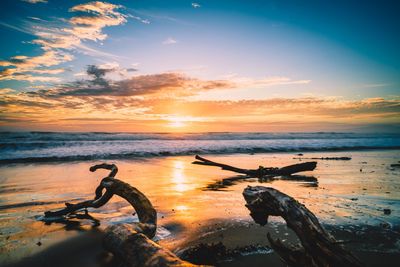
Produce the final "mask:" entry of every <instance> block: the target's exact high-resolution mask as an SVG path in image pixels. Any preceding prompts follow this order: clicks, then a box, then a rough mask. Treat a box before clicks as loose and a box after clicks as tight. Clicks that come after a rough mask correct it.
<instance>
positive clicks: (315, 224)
mask: <svg viewBox="0 0 400 267" xmlns="http://www.w3.org/2000/svg"><path fill="white" fill-rule="evenodd" d="M243 196H244V198H245V200H246V202H247V204H246V207H247V208H248V209H249V210H250V212H251V213H250V215H251V216H252V218H253V219H254V221H255V222H256V223H258V224H260V225H265V224H267V222H268V216H270V215H271V216H281V217H282V218H283V219H284V220H285V221H286V224H287V226H288V227H289V228H291V229H292V230H293V231H294V232H295V233H296V235H297V236H298V237H299V239H300V242H301V246H291V247H287V246H285V245H283V243H282V242H281V241H280V240H279V239H278V240H273V239H272V238H271V236H270V235H268V239H269V241H270V243H271V246H272V248H273V249H274V250H275V251H276V252H277V253H278V254H279V255H280V257H281V258H282V259H283V260H284V261H285V262H287V263H288V264H289V265H291V266H331V267H340V266H361V263H360V262H359V260H358V259H357V258H356V257H355V256H353V255H352V254H351V253H350V252H349V251H347V250H345V249H344V247H343V246H342V245H341V244H339V243H338V242H337V241H336V240H335V239H334V238H333V236H331V235H330V234H329V233H328V232H326V231H325V229H324V228H323V227H322V226H321V225H320V223H319V221H318V219H317V217H316V216H315V215H314V214H313V213H312V212H311V211H309V210H308V209H307V208H306V207H305V206H304V205H302V204H300V203H299V202H297V201H296V200H295V199H294V198H292V197H290V196H288V195H286V194H284V193H282V192H280V191H278V190H276V189H274V188H270V187H263V186H254V187H251V186H248V187H247V188H246V189H245V190H244V191H243Z"/></svg>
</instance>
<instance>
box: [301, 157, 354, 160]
mask: <svg viewBox="0 0 400 267" xmlns="http://www.w3.org/2000/svg"><path fill="white" fill-rule="evenodd" d="M293 159H300V160H302V159H319V160H351V157H319V158H318V157H316V158H301V157H298V158H293Z"/></svg>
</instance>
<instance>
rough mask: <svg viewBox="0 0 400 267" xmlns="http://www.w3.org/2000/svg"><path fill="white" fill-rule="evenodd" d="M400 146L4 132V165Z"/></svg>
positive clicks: (323, 138) (225, 136)
mask: <svg viewBox="0 0 400 267" xmlns="http://www.w3.org/2000/svg"><path fill="white" fill-rule="evenodd" d="M399 148H400V136H398V135H395V134H379V135H378V134H364V133H363V134H359V133H334V132H315V133H228V132H225V133H184V134H175V133H57V132H18V133H15V132H0V164H5V163H23V162H59V161H78V160H97V159H130V158H143V157H158V156H174V155H194V154H234V153H272V152H302V151H350V150H365V149H399Z"/></svg>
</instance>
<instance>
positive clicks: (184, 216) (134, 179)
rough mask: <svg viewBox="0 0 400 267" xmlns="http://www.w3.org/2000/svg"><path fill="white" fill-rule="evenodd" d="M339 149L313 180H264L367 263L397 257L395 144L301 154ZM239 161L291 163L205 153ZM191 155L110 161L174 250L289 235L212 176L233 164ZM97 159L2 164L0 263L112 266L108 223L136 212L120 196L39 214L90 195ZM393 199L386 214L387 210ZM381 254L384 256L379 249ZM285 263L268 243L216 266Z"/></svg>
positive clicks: (274, 157) (273, 157)
mask: <svg viewBox="0 0 400 267" xmlns="http://www.w3.org/2000/svg"><path fill="white" fill-rule="evenodd" d="M332 156H334V157H343V156H350V157H352V160H350V161H330V160H329V161H328V160H317V161H318V166H317V169H316V170H314V171H313V172H308V173H303V174H304V175H306V176H313V177H315V178H317V180H318V183H313V182H290V181H274V182H272V183H262V185H264V186H271V187H274V188H277V189H279V190H281V191H282V192H284V193H286V194H289V195H291V196H292V197H294V198H296V199H297V200H298V201H300V202H301V203H303V204H305V205H306V206H307V207H308V208H309V209H310V210H311V211H312V212H314V213H315V215H316V216H317V217H318V218H319V219H320V221H321V222H322V223H323V224H324V225H325V226H326V228H327V229H328V230H329V231H331V232H332V234H334V235H335V237H337V239H340V240H344V241H346V242H347V243H346V247H348V248H349V249H350V250H352V251H353V252H354V253H355V254H356V255H358V256H359V257H360V258H361V260H362V261H363V262H364V263H365V264H366V266H397V264H396V261H397V262H398V261H399V260H400V238H399V236H400V234H399V225H400V216H399V215H400V205H399V204H400V180H399V174H400V168H392V167H391V166H390V165H391V164H395V163H398V161H399V159H400V151H397V150H388V151H362V152H324V153H321V152H318V153H317V152H316V153H305V154H304V157H332ZM206 157H207V158H210V159H213V160H215V161H218V162H223V163H227V164H231V165H235V166H238V167H243V168H257V167H258V165H263V166H275V167H280V166H284V165H288V164H294V163H298V162H299V159H294V158H295V157H298V156H297V155H295V154H293V153H280V154H255V155H249V154H235V155H208V156H206ZM192 160H193V157H188V156H182V157H163V158H150V159H146V160H125V161H122V160H120V161H114V163H116V164H117V165H118V168H119V172H118V174H117V177H118V178H119V179H121V180H124V181H126V182H128V183H130V184H132V185H133V186H135V187H137V188H139V189H140V190H141V191H142V192H144V193H145V194H146V195H147V196H148V197H149V199H150V200H151V201H152V203H153V204H154V206H155V207H156V209H157V211H158V216H159V218H158V219H159V220H158V221H159V229H158V234H157V236H156V239H157V240H158V242H159V243H161V244H162V245H164V246H166V247H167V248H169V249H171V250H173V251H175V252H177V253H179V252H180V251H182V250H183V249H184V248H186V247H188V246H191V245H194V244H196V243H199V242H208V243H210V242H223V243H224V245H226V246H227V247H232V248H233V247H240V246H246V245H249V244H263V245H268V243H267V241H266V233H267V232H268V231H269V232H271V233H272V234H273V235H274V236H276V237H280V238H281V239H285V241H286V242H296V238H295V236H294V235H293V233H292V232H291V231H290V230H288V229H287V228H286V227H285V226H284V224H283V221H282V220H281V219H279V218H272V219H271V222H270V224H269V225H268V226H267V227H260V226H258V225H255V224H254V223H253V222H252V220H251V218H250V217H249V215H248V210H247V209H246V208H245V207H244V199H243V197H242V195H241V193H242V191H243V189H244V188H245V187H246V186H247V185H249V184H250V185H259V184H260V183H259V181H257V180H255V179H253V180H247V181H245V182H238V183H236V184H233V185H230V186H227V187H220V186H219V183H218V181H221V180H222V179H226V178H230V177H233V176H236V174H234V173H231V172H227V171H222V170H219V169H218V168H214V167H205V166H197V165H192V164H190V163H191V161H192ZM96 163H99V162H68V163H57V164H14V165H3V166H1V167H0V174H1V175H0V252H1V255H0V265H2V266H4V265H14V266H15V265H18V266H55V264H57V266H112V265H113V264H114V263H113V259H112V257H111V256H110V255H108V254H107V253H105V252H104V251H103V250H102V248H101V242H100V241H101V230H102V229H104V227H105V226H107V225H110V224H117V223H129V222H132V221H136V220H137V218H136V216H132V213H133V210H132V208H131V207H130V206H129V205H128V203H126V202H125V201H124V200H123V199H121V198H118V197H114V198H113V199H112V201H111V202H110V203H108V204H107V205H105V206H104V207H102V208H100V209H97V210H90V214H91V216H92V217H93V218H94V219H92V220H90V219H71V220H68V221H59V222H52V223H49V222H43V221H42V220H41V219H42V214H43V212H44V211H46V210H49V209H57V208H60V207H62V206H63V203H64V202H76V201H81V200H83V199H89V198H92V197H93V193H94V189H95V187H96V186H97V185H98V183H99V181H100V180H101V178H102V177H104V176H105V175H106V173H107V172H106V171H98V172H96V173H91V172H89V171H88V170H89V167H90V166H91V165H93V164H96ZM384 209H390V214H389V215H387V214H384V211H383V210H384ZM383 256H384V257H383ZM267 263H269V266H284V265H283V264H282V263H281V262H280V260H279V258H278V257H277V255H276V254H275V253H273V252H272V251H259V252H257V251H254V253H250V254H249V255H245V256H243V257H239V258H236V259H234V260H233V261H228V262H222V263H220V265H221V266H228V265H229V266H249V264H251V265H252V266H261V265H268V264H267Z"/></svg>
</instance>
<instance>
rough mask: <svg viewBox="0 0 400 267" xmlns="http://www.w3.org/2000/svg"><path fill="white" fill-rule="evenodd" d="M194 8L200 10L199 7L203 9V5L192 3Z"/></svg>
mask: <svg viewBox="0 0 400 267" xmlns="http://www.w3.org/2000/svg"><path fill="white" fill-rule="evenodd" d="M192 7H193V8H199V7H201V5H200V4H199V3H192Z"/></svg>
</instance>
